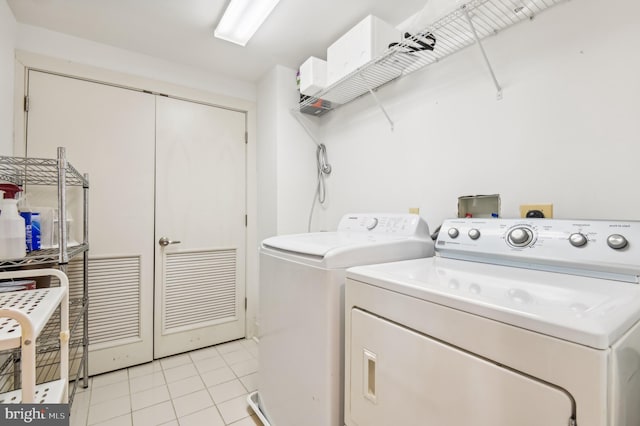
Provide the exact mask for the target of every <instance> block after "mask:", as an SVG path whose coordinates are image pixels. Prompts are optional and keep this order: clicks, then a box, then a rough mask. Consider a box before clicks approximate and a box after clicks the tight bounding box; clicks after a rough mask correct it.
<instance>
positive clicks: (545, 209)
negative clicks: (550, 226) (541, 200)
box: [520, 204, 553, 219]
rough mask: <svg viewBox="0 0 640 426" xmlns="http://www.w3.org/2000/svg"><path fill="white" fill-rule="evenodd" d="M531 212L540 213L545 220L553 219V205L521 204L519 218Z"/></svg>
mask: <svg viewBox="0 0 640 426" xmlns="http://www.w3.org/2000/svg"><path fill="white" fill-rule="evenodd" d="M532 210H539V211H541V212H542V214H544V217H545V219H551V218H552V217H553V204H522V205H521V206H520V217H527V212H530V211H532Z"/></svg>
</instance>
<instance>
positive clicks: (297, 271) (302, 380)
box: [249, 214, 434, 426]
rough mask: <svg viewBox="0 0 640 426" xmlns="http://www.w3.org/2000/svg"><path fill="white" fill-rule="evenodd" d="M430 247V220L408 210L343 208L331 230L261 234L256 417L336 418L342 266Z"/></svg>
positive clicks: (417, 253)
mask: <svg viewBox="0 0 640 426" xmlns="http://www.w3.org/2000/svg"><path fill="white" fill-rule="evenodd" d="M433 254H434V243H433V240H432V239H431V237H430V235H429V229H428V226H427V224H426V222H425V221H424V220H422V219H421V218H420V217H419V216H418V215H414V214H348V215H345V216H344V217H343V218H342V219H341V220H340V223H339V224H338V228H337V231H335V232H318V233H308V234H296V235H284V236H277V237H272V238H268V239H266V240H264V241H263V243H262V246H261V248H260V308H259V311H260V313H259V329H260V331H259V335H260V356H259V369H258V390H257V392H255V393H253V394H251V395H250V396H249V404H250V405H251V407H252V408H253V409H254V411H255V412H256V414H258V416H259V417H260V418H261V420H262V422H263V423H265V424H271V425H273V426H300V425H305V426H336V425H339V424H341V423H342V421H343V418H344V415H343V405H342V404H343V399H344V398H343V389H344V371H343V365H344V279H345V271H346V268H348V267H351V266H355V265H366V264H372V263H380V262H391V261H397V260H403V259H415V258H422V257H427V256H432V255H433Z"/></svg>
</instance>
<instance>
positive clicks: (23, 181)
mask: <svg viewBox="0 0 640 426" xmlns="http://www.w3.org/2000/svg"><path fill="white" fill-rule="evenodd" d="M65 172H66V184H67V185H68V186H82V187H88V186H89V182H88V181H87V180H86V179H85V178H84V177H83V176H82V174H80V172H78V171H77V170H76V169H75V168H74V167H73V166H72V165H71V164H69V163H67V166H66V169H65ZM3 180H4V181H7V182H11V183H15V184H16V185H20V186H24V185H27V184H29V185H56V184H57V183H58V160H56V159H49V158H24V157H5V156H0V181H3Z"/></svg>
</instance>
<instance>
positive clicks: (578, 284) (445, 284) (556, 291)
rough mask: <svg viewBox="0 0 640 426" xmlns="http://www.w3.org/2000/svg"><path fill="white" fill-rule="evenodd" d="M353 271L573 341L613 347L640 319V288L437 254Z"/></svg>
mask: <svg viewBox="0 0 640 426" xmlns="http://www.w3.org/2000/svg"><path fill="white" fill-rule="evenodd" d="M347 277H348V278H351V279H354V280H357V281H361V282H365V283H369V284H372V285H374V286H378V287H382V288H385V289H388V290H391V291H395V292H398V293H403V294H406V295H409V296H412V297H416V298H419V299H423V300H426V301H430V302H434V303H438V304H440V305H444V306H449V307H451V308H455V309H458V310H461V311H465V312H469V313H472V314H476V315H479V316H482V317H485V318H489V319H493V320H496V321H500V322H503V323H507V324H512V325H514V326H517V327H521V328H524V329H527V330H531V331H535V332H538V333H543V334H546V335H549V336H554V337H557V338H560V339H564V340H567V341H570V342H574V343H578V344H581V345H585V346H590V347H593V348H597V349H606V348H608V347H609V346H611V344H613V343H614V342H615V341H616V340H617V339H619V338H620V337H621V336H622V335H623V334H624V333H625V332H626V331H627V330H628V329H629V328H630V327H631V326H632V325H633V324H635V323H636V322H637V321H638V320H640V286H638V285H637V284H629V283H624V282H618V281H611V280H605V279H599V278H589V277H579V276H574V275H567V274H560V273H554V272H544V271H536V270H528V269H521V268H513V267H506V266H498V265H490V264H483V263H476V262H469V261H461V260H454V259H444V258H439V257H434V258H430V259H417V260H409V261H403V262H395V263H387V264H380V265H370V266H362V267H355V268H351V269H349V270H348V271H347Z"/></svg>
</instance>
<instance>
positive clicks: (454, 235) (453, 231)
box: [447, 228, 460, 238]
mask: <svg viewBox="0 0 640 426" xmlns="http://www.w3.org/2000/svg"><path fill="white" fill-rule="evenodd" d="M447 234H449V236H450V237H451V238H458V235H460V231H458V228H449V231H447Z"/></svg>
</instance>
